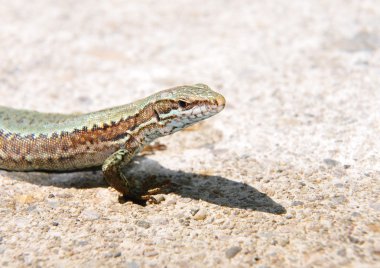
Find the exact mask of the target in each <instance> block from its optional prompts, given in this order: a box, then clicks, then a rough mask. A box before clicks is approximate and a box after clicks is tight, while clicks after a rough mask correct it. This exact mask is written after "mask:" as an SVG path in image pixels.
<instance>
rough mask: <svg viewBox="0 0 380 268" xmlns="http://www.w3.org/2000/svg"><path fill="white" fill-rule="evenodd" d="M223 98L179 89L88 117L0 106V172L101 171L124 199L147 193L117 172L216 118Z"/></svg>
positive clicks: (207, 91) (204, 88) (204, 91)
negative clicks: (148, 149) (151, 148)
mask: <svg viewBox="0 0 380 268" xmlns="http://www.w3.org/2000/svg"><path fill="white" fill-rule="evenodd" d="M224 106H225V99H224V97H223V96H222V95H220V94H218V93H216V92H214V91H212V90H211V89H210V88H209V87H208V86H206V85H203V84H197V85H193V86H180V87H175V88H171V89H167V90H163V91H160V92H157V93H155V94H153V95H151V96H149V97H146V98H144V99H141V100H137V101H135V102H133V103H130V104H126V105H122V106H117V107H113V108H109V109H105V110H101V111H97V112H91V113H87V114H81V115H78V114H71V115H70V114H52V113H40V112H36V111H27V110H18V109H12V108H8V107H2V106H0V169H6V170H15V171H30V170H46V171H71V170H77V169H84V168H91V167H98V166H102V170H103V174H104V178H105V180H106V181H107V182H108V183H109V184H110V185H111V186H113V187H114V188H115V189H116V190H118V191H119V192H121V193H122V194H124V195H125V196H128V197H131V198H134V199H141V198H142V196H143V195H144V194H145V193H146V191H147V189H143V188H144V187H143V185H141V183H140V182H139V181H136V180H133V179H132V178H126V177H125V176H124V174H123V173H122V172H121V167H122V166H123V165H126V164H127V163H128V162H130V160H131V159H132V158H133V157H134V156H135V155H136V154H137V153H138V152H139V151H141V150H142V149H143V147H144V146H145V145H147V144H149V143H150V142H152V141H153V140H154V139H156V138H158V137H162V136H165V135H169V134H172V133H174V132H176V131H179V130H181V129H183V128H185V127H187V126H190V125H192V124H194V123H196V122H198V121H201V120H203V119H206V118H208V117H210V116H212V115H215V114H217V113H218V112H220V111H221V110H222V109H223V108H224Z"/></svg>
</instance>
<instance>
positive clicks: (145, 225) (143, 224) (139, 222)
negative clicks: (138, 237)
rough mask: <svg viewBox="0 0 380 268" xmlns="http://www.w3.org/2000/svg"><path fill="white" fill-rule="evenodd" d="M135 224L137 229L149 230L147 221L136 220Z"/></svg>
mask: <svg viewBox="0 0 380 268" xmlns="http://www.w3.org/2000/svg"><path fill="white" fill-rule="evenodd" d="M135 223H136V225H137V226H138V227H141V228H145V229H148V228H150V223H149V222H147V221H143V220H138V221H136V222H135Z"/></svg>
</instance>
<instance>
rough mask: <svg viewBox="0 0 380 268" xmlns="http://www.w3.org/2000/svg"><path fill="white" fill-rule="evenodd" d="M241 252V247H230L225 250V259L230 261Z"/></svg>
mask: <svg viewBox="0 0 380 268" xmlns="http://www.w3.org/2000/svg"><path fill="white" fill-rule="evenodd" d="M240 251H241V247H239V246H234V247H230V248H229V249H227V250H226V257H227V258H228V259H232V258H233V257H235V256H236V254H238V253H239V252H240Z"/></svg>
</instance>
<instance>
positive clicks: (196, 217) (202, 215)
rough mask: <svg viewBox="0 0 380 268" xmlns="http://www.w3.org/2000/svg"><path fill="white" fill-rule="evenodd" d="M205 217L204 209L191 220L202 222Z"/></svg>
mask: <svg viewBox="0 0 380 268" xmlns="http://www.w3.org/2000/svg"><path fill="white" fill-rule="evenodd" d="M206 217H207V211H206V210H205V209H200V210H199V211H198V212H197V213H196V214H195V215H194V216H193V219H194V220H197V221H203V220H204V219H206Z"/></svg>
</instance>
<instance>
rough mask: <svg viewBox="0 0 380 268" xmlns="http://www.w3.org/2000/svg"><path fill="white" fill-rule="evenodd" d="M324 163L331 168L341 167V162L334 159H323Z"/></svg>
mask: <svg viewBox="0 0 380 268" xmlns="http://www.w3.org/2000/svg"><path fill="white" fill-rule="evenodd" d="M323 162H324V163H325V164H326V165H327V166H329V167H335V166H338V165H340V162H339V161H336V160H334V159H330V158H326V159H323Z"/></svg>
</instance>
